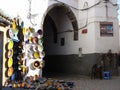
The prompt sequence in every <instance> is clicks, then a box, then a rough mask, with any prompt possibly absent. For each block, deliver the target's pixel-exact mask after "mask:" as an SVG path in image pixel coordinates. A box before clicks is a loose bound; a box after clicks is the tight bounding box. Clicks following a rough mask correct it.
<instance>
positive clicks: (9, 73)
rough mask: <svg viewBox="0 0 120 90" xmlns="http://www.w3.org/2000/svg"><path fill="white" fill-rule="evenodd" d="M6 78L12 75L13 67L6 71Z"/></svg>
mask: <svg viewBox="0 0 120 90" xmlns="http://www.w3.org/2000/svg"><path fill="white" fill-rule="evenodd" d="M7 74H8V76H11V75H12V74H13V67H9V68H8V71H7Z"/></svg>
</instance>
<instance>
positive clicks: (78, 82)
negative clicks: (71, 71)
mask: <svg viewBox="0 0 120 90" xmlns="http://www.w3.org/2000/svg"><path fill="white" fill-rule="evenodd" d="M56 78H57V79H58V78H59V79H63V80H65V81H72V82H74V84H75V86H74V88H73V89H72V90H120V76H112V77H111V79H110V80H105V79H102V80H100V79H91V78H90V77H85V76H81V75H68V76H66V75H65V76H59V77H56Z"/></svg>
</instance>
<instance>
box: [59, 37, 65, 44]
mask: <svg viewBox="0 0 120 90" xmlns="http://www.w3.org/2000/svg"><path fill="white" fill-rule="evenodd" d="M60 44H61V46H64V45H65V39H64V38H61V39H60Z"/></svg>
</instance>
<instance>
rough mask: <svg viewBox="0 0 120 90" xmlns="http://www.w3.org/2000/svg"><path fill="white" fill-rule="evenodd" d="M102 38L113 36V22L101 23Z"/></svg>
mask: <svg viewBox="0 0 120 90" xmlns="http://www.w3.org/2000/svg"><path fill="white" fill-rule="evenodd" d="M100 36H113V22H100Z"/></svg>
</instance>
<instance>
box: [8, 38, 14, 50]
mask: <svg viewBox="0 0 120 90" xmlns="http://www.w3.org/2000/svg"><path fill="white" fill-rule="evenodd" d="M13 45H14V43H13V41H12V40H10V41H9V42H8V49H12V48H13Z"/></svg>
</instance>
